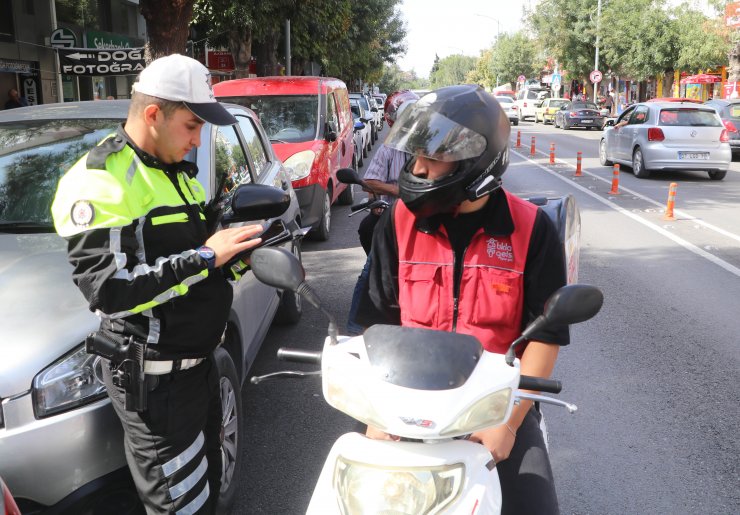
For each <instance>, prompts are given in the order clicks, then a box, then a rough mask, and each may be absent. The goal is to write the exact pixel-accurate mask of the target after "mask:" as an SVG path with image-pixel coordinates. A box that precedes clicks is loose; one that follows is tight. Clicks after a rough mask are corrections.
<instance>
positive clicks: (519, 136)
mask: <svg viewBox="0 0 740 515" xmlns="http://www.w3.org/2000/svg"><path fill="white" fill-rule="evenodd" d="M521 146H522V131H516V148H520V147H521Z"/></svg>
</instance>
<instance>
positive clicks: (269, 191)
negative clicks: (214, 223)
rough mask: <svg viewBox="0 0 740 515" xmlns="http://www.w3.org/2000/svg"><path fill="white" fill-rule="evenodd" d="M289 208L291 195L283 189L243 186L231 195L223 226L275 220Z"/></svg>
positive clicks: (224, 214)
mask: <svg viewBox="0 0 740 515" xmlns="http://www.w3.org/2000/svg"><path fill="white" fill-rule="evenodd" d="M288 206H290V194H289V193H288V192H287V191H285V190H283V189H281V188H276V187H274V186H268V185H266V184H242V185H241V186H238V187H237V188H236V189H235V190H234V192H233V194H232V195H231V199H230V202H228V203H227V207H226V209H225V210H224V213H223V216H222V217H221V224H222V225H228V224H233V223H238V222H248V221H251V220H263V219H266V218H274V217H276V216H280V215H282V214H283V213H285V211H286V210H287V209H288Z"/></svg>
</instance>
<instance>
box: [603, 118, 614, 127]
mask: <svg viewBox="0 0 740 515" xmlns="http://www.w3.org/2000/svg"><path fill="white" fill-rule="evenodd" d="M604 127H614V120H607V121H606V123H605V124H604Z"/></svg>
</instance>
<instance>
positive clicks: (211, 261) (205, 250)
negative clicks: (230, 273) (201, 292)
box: [196, 245, 216, 270]
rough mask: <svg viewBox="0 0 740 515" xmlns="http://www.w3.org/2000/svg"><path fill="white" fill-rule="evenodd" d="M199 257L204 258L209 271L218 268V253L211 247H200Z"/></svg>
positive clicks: (198, 250) (198, 249)
mask: <svg viewBox="0 0 740 515" xmlns="http://www.w3.org/2000/svg"><path fill="white" fill-rule="evenodd" d="M196 250H197V252H198V255H199V256H200V257H202V258H203V259H204V260H205V262H206V264H207V265H208V270H213V269H214V268H216V253H215V252H214V251H213V249H212V248H211V247H206V246H205V245H203V246H202V247H198V248H197V249H196Z"/></svg>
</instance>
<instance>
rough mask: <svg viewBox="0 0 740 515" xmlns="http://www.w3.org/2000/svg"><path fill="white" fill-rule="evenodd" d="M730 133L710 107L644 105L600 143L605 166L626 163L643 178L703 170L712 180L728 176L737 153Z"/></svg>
mask: <svg viewBox="0 0 740 515" xmlns="http://www.w3.org/2000/svg"><path fill="white" fill-rule="evenodd" d="M729 140H730V138H729V135H728V130H727V129H726V128H725V126H724V125H723V123H722V120H721V119H720V117H719V115H718V114H717V112H716V111H715V110H714V109H713V108H712V107H709V106H703V105H699V104H694V103H681V102H644V103H640V104H635V105H634V106H632V107H630V108H629V109H627V110H626V111H625V112H623V113H622V114H621V115H620V116H619V118H617V122H616V124H614V123H613V122H611V121H609V122H607V126H606V127H605V129H604V135H603V136H602V138H601V142H600V143H599V158H600V161H601V164H602V165H604V166H611V165H612V164H613V163H621V164H624V165H627V166H631V167H632V171H633V173H634V174H635V177H638V178H640V179H644V178H647V177H649V176H650V174H651V173H652V172H656V171H663V170H701V171H706V172H708V173H709V178H710V179H713V180H721V179H724V178H725V175H727V169H728V168H729V166H730V161H731V159H732V153H731V151H730V144H729Z"/></svg>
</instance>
